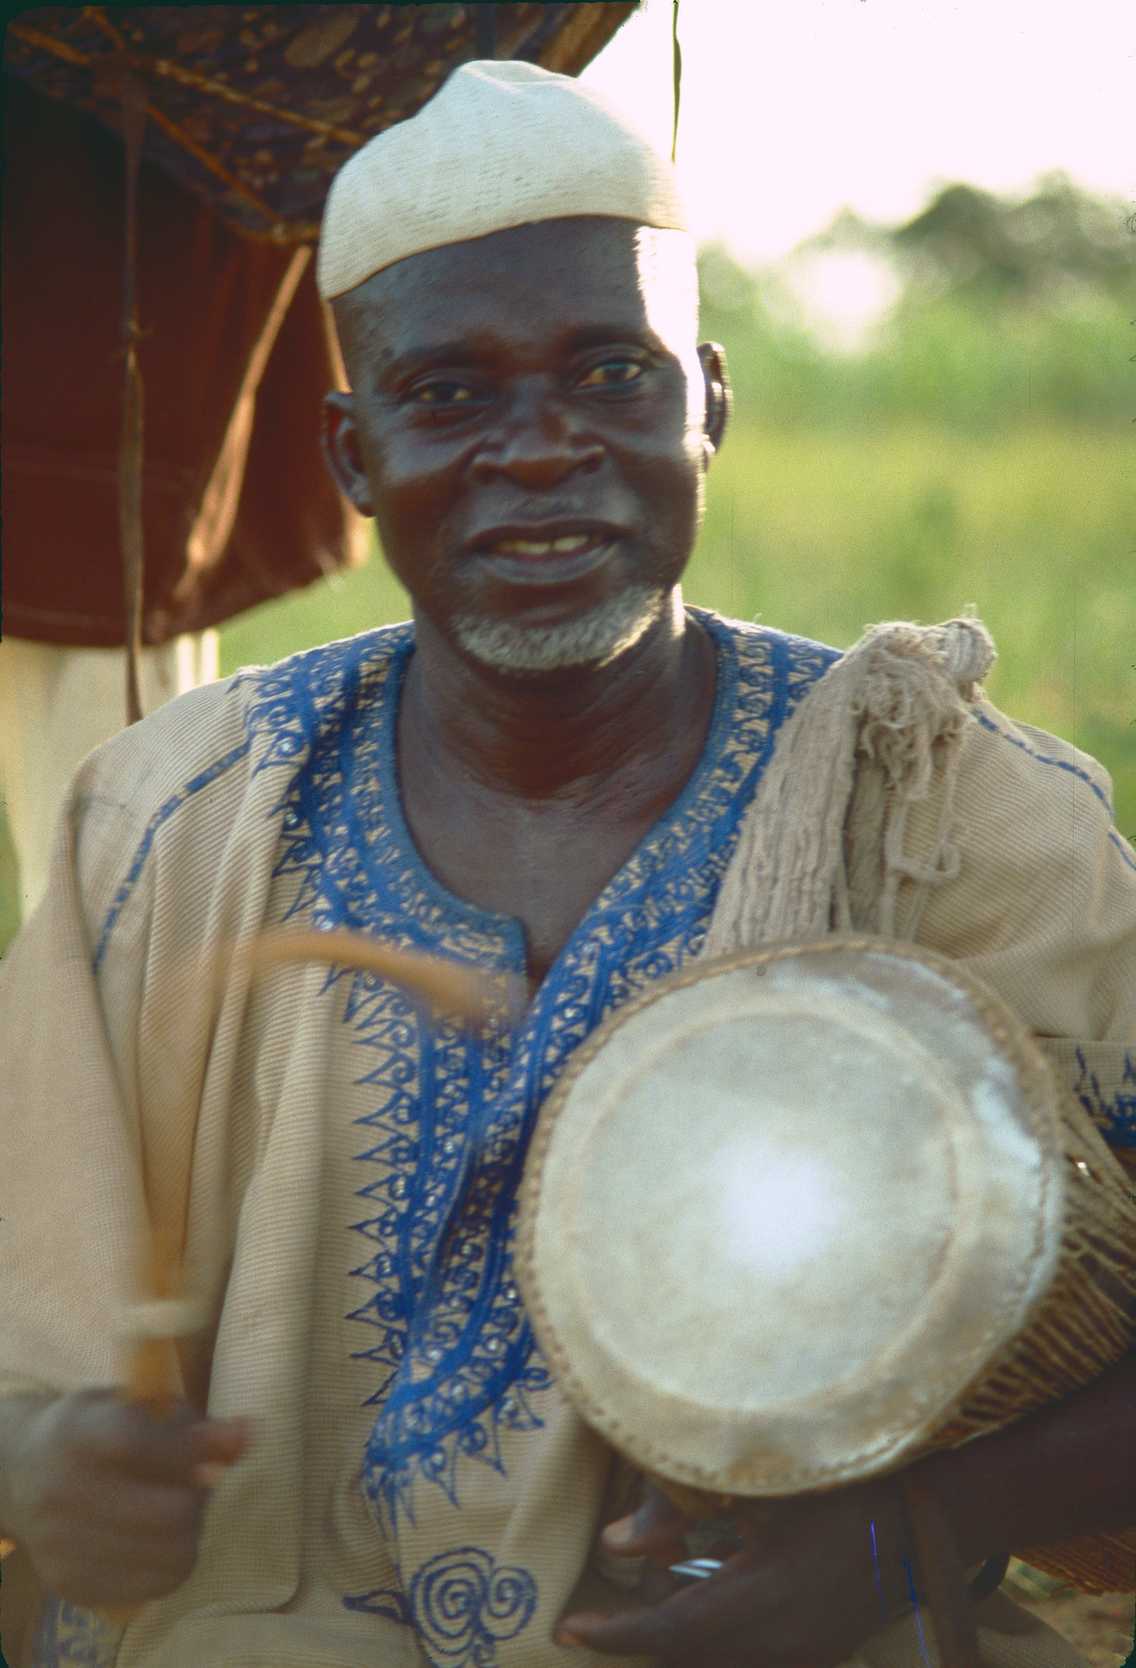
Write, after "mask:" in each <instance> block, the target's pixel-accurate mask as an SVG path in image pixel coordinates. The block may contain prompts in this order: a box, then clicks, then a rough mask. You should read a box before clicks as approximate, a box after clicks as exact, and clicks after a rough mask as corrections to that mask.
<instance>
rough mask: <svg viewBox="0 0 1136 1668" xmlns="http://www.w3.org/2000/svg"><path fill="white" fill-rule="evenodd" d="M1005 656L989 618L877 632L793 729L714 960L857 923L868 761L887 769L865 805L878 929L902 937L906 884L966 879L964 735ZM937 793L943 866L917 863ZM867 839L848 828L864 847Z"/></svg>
mask: <svg viewBox="0 0 1136 1668" xmlns="http://www.w3.org/2000/svg"><path fill="white" fill-rule="evenodd" d="M994 658H995V650H994V644H993V641H992V639H991V637H990V634H989V632H988V631H987V630H986V628H985V626H984V625H983V624H982V622H981V621H980V620H978V619H974V618H963V619H957V620H948V621H946V622H945V623H944V624H943V625H937V626H918V625H913V624H911V623H910V622H908V621H906V620H897V621H891V622H888V623H885V624H882V625H874V626H870V627H869V628H868V630H867V631H866V632H865V633H864V635H863V637H862V638H861V639H860V641H859V642H858V643H857V644H856V645H855V647H853V648H851V649H849V651H848V653H847V654H845V655H844V656H843V657H842V658H841V659H840V660H838V661H837V662H836V663H835V664H834V665H833V666H832V667H830V668H829V670H828V672H826V673H825V675H824V676H823V677H822V678H821V679H820V680H819V681H818V682H817V683H816V684H815V685H814V686H813V688H812V689H811V690H810V691H809V693H808V695H807V696H805V698H804V699H803V700H802V701H801V703H800V705H799V706H798V708H797V709H796V711H795V712H794V713H793V715H792V717H791V718H789V719H788V720H787V722H786V723H785V725H784V727H783V729H782V730H781V733H780V736H779V738H778V741H777V745H776V748H775V750H774V754H773V758H772V760H771V761H770V764H769V767H768V769H767V770H766V772H765V775H764V777H763V778H762V780H761V782H760V784H759V787H758V791H757V793H756V795H755V796H754V801H753V804H752V805H751V807H750V809H749V811H748V812H747V814H746V818H745V821H744V822H743V824H742V830H741V835H740V837H739V839H738V844H737V847H736V849H735V851H734V855H733V858H732V859H731V861H730V865H729V867H728V868H727V870H726V873H725V875H724V876H723V879H722V885H721V888H720V890H719V893H718V902H717V905H716V906H715V909H714V914H713V917H712V918H711V921H710V926H709V929H708V932H707V936H706V942H705V945H704V947H703V950H702V954H703V955H704V956H707V957H709V956H719V955H727V954H729V953H730V952H731V951H734V950H743V949H750V948H753V947H755V946H757V945H759V944H763V943H775V942H777V941H778V940H780V939H805V940H808V939H814V938H822V937H824V936H826V935H827V934H828V933H830V932H834V931H835V932H841V931H846V930H848V929H849V928H851V927H852V925H853V920H852V907H853V901H854V899H855V890H856V885H857V883H858V877H857V876H855V875H854V876H853V877H852V885H851V886H850V879H849V874H848V870H847V868H846V862H845V849H846V848H845V837H846V821H847V819H848V816H849V807H850V804H851V802H852V799H853V789H854V788H855V787H856V786H857V771H858V769H859V765H860V761H861V760H863V761H865V762H867V763H868V764H869V765H871V766H874V767H875V768H873V769H869V770H866V771H865V772H864V780H863V783H862V784H861V786H862V791H861V792H860V793H858V794H857V795H856V801H855V806H854V816H855V818H856V820H857V823H858V825H859V828H858V832H859V836H860V839H859V845H860V849H861V850H862V849H863V844H864V841H863V834H864V830H865V829H870V830H872V831H873V836H874V840H875V844H876V847H877V849H878V850H879V855H880V864H879V865H878V866H875V865H873V874H874V875H875V877H876V887H877V893H878V895H877V897H876V898H875V900H874V908H875V921H874V927H875V930H876V931H877V932H879V933H880V934H882V935H884V936H894V935H895V911H896V898H897V892H898V887H899V883H900V881H901V880H903V879H905V878H906V879H910V880H913V881H915V882H916V883H917V884H919V885H922V886H923V887H924V888H927V887H932V886H937V885H941V884H942V883H943V882H944V881H946V880H950V879H953V877H954V876H955V875H956V874H957V873H958V861H959V860H958V852H957V850H956V848H955V846H954V844H953V842H952V839H951V834H952V828H951V822H952V811H953V804H954V787H955V781H956V779H957V775H958V760H959V753H960V751H961V746H962V736H963V731H964V728H965V726H966V723H967V720H968V717H969V712H970V707H971V705H972V704H973V703H974V702H975V701H976V700H977V699H978V696H979V687H978V686H979V684H980V682H981V680H982V679H983V678H984V677H985V676H986V674H987V672H988V671H989V670H990V667H991V666H992V665H993V663H994ZM933 784H941V788H942V794H941V803H940V809H939V819H938V826H937V833H936V839H935V844H934V849H933V851H932V854H931V857H930V860H929V861H928V862H927V863H924V864H917V863H914V862H912V861H911V860H910V859H908V858H907V857H906V856H905V855H904V849H903V847H904V834H905V832H906V826H907V814H908V809H909V807H910V806H911V805H912V804H913V803H914V802H915V801H917V800H923V799H926V798H927V797H928V796H929V794H930V792H931V789H932V785H933ZM856 832H857V831H855V830H850V831H848V833H849V844H850V846H851V847H855V846H856V845H857V840H856V839H855V838H852V837H851V836H852V835H853V834H854V833H856ZM881 874H882V886H881V883H880V881H879V878H878V877H879V876H880V875H881ZM862 878H863V877H862V876H861V877H859V882H860V883H862ZM860 902H861V909H860V913H861V916H862V913H863V909H862V900H860ZM912 930H913V929H912Z"/></svg>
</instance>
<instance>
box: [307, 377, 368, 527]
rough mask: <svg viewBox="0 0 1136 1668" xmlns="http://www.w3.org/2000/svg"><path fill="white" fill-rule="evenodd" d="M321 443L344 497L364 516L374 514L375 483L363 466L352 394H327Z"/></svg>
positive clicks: (322, 413) (327, 462) (324, 403)
mask: <svg viewBox="0 0 1136 1668" xmlns="http://www.w3.org/2000/svg"><path fill="white" fill-rule="evenodd" d="M320 445H321V446H322V447H323V456H324V462H325V463H326V464H327V467H328V468H329V469H330V471H331V475H332V479H333V480H334V481H335V484H336V485H337V486H338V488H339V490H340V492H342V494H343V496H344V497H345V498H346V499H348V501H349V502H350V503H351V504H353V505H354V507H355V508H356V509H357V510H358V512H359V514H360V515H374V513H375V510H374V505H373V504H372V503H371V483H370V482H369V481H368V479H367V471H366V469H365V468H364V467H363V454H362V452H361V451H360V449H359V430H358V427H357V425H356V422H355V407H354V404H353V402H352V399H351V395H350V394H344V393H341V392H340V391H339V390H336V391H335V392H334V393H331V394H326V395H325V396H324V402H323V408H322V411H321V413H320Z"/></svg>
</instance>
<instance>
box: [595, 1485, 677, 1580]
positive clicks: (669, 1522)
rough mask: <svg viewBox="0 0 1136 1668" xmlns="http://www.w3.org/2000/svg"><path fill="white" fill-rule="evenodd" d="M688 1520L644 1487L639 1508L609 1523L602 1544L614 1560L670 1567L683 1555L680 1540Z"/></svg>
mask: <svg viewBox="0 0 1136 1668" xmlns="http://www.w3.org/2000/svg"><path fill="white" fill-rule="evenodd" d="M690 1522H691V1519H689V1518H688V1517H687V1516H686V1515H685V1514H684V1513H683V1512H681V1511H680V1510H679V1508H678V1507H677V1506H676V1505H675V1504H674V1503H673V1501H671V1500H668V1499H667V1497H666V1495H665V1494H663V1493H662V1492H661V1490H659V1489H657V1488H655V1487H654V1486H653V1485H650V1484H649V1485H648V1488H647V1493H646V1495H645V1497H644V1500H643V1504H642V1505H641V1506H640V1507H639V1509H638V1511H636V1512H633V1513H631V1515H630V1516H628V1517H621V1518H617V1519H616V1521H615V1522H614V1523H609V1524H608V1525H607V1527H606V1529H605V1530H604V1532H603V1535H602V1537H601V1538H602V1540H603V1545H604V1548H605V1550H606V1551H608V1552H611V1553H614V1554H615V1555H616V1556H617V1557H626V1558H638V1557H644V1556H646V1557H648V1558H653V1559H656V1560H657V1561H659V1562H665V1563H673V1562H674V1561H675V1559H676V1558H682V1557H685V1555H686V1548H685V1546H684V1545H683V1536H684V1534H685V1533H686V1530H687V1528H688V1527H689V1525H690Z"/></svg>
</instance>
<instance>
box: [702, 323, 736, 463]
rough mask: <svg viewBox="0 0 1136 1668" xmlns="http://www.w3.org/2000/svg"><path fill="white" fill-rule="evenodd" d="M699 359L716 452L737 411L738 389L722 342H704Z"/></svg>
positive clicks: (708, 430) (707, 428)
mask: <svg viewBox="0 0 1136 1668" xmlns="http://www.w3.org/2000/svg"><path fill="white" fill-rule="evenodd" d="M698 358H699V361H700V363H701V365H702V375H703V378H704V379H705V382H706V419H705V425H704V427H705V432H706V439H707V440H708V441H709V442H710V446H711V448H712V449H713V450H714V451H715V452H716V451H717V450H718V448H719V447H720V446H721V444H722V437H723V435H724V434H725V432H726V429H727V427H728V425H729V421H730V417H731V415H732V413H733V409H734V391H733V389H732V388H731V386H730V373H729V371H728V370H727V369H726V350H725V348H724V347H722V345H721V344H720V343H719V342H702V343H700V345H699V348H698Z"/></svg>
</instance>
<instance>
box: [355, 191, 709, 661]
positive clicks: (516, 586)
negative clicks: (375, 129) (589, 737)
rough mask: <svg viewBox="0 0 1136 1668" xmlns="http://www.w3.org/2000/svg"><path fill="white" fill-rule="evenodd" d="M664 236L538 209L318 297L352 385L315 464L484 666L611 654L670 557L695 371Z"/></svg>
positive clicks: (697, 404) (681, 563)
mask: <svg viewBox="0 0 1136 1668" xmlns="http://www.w3.org/2000/svg"><path fill="white" fill-rule="evenodd" d="M667 241H668V234H666V233H661V234H660V233H654V232H651V231H645V230H637V228H635V227H634V226H633V225H631V224H630V223H628V222H624V221H619V220H603V219H597V218H586V219H570V220H569V219H566V220H557V221H548V222H542V223H540V224H537V225H531V226H523V227H517V228H515V229H513V230H509V231H505V232H499V233H495V234H494V235H493V236H491V237H486V238H480V239H478V240H476V241H474V242H470V243H463V244H454V245H450V246H447V247H445V248H441V249H436V250H430V251H427V252H426V253H424V254H421V255H416V256H413V257H411V258H410V259H408V260H405V261H401V262H399V263H398V264H397V265H396V266H393V267H391V268H389V269H388V270H386V271H385V272H381V273H377V274H376V275H375V277H373V278H371V279H369V280H368V281H367V283H365V284H362V285H360V286H359V288H358V289H357V290H355V291H353V292H351V294H350V295H349V296H347V297H344V298H342V299H341V300H340V301H339V302H337V304H336V309H335V310H336V321H337V325H338V327H339V331H340V336H341V339H342V341H343V347H344V354H345V358H346V361H347V368H348V373H349V377H350V381H351V385H352V390H353V392H352V394H351V395H350V396H342V395H341V396H331V397H330V398H329V401H328V405H327V409H326V414H325V415H326V430H325V445H326V448H327V451H328V455H329V460H330V462H331V465H332V468H333V470H334V472H335V474H336V477H337V479H338V480H339V481H340V484H341V485H342V486H343V488H344V490H345V491H346V492H347V493H348V495H349V496H350V497H351V498H352V500H353V502H354V503H355V505H356V507H357V508H358V509H360V510H361V511H362V512H363V513H364V514H373V515H374V517H375V519H376V522H377V525H378V531H379V536H380V539H381V541H382V546H383V551H384V553H385V555H386V558H387V560H388V562H389V563H390V565H391V567H392V568H393V570H394V572H395V573H396V574H397V575H398V577H399V579H400V580H401V581H402V583H403V584H404V585H405V587H406V589H407V591H408V592H409V593H410V596H411V598H412V600H413V603H414V606H415V612H416V614H417V615H420V616H425V617H426V618H427V619H428V620H429V621H430V622H431V623H432V624H433V626H434V627H435V628H436V629H437V631H438V632H439V633H440V634H441V635H442V637H443V638H445V639H446V640H448V641H449V642H451V643H452V644H454V645H455V646H456V647H457V648H458V649H459V650H461V651H462V652H463V653H465V654H467V655H471V656H473V657H474V658H476V659H478V660H480V661H482V662H483V663H485V664H489V665H492V666H495V667H497V668H498V669H499V670H501V671H505V672H508V671H513V672H520V673H530V674H531V673H538V672H541V671H553V670H556V669H562V668H564V667H568V666H573V665H575V666H581V665H593V666H594V665H600V664H603V663H604V662H605V661H609V660H611V659H613V658H614V657H615V656H616V655H618V654H619V653H621V652H622V651H623V650H625V649H626V648H627V647H629V646H630V645H631V644H632V643H633V642H635V641H636V640H637V639H638V638H639V637H640V636H642V634H643V633H644V632H645V631H646V630H647V629H648V628H649V627H650V625H651V624H652V623H653V622H654V621H655V620H657V619H658V618H659V617H660V615H661V613H662V611H663V609H664V607H665V606H666V604H667V602H668V600H669V598H670V597H671V594H672V593H673V590H674V587H675V586H676V585H677V583H678V581H679V578H680V576H681V574H682V572H683V569H684V568H685V566H686V563H687V560H688V558H689V556H690V553H691V550H692V548H693V545H694V540H695V536H696V534H697V530H698V525H699V521H700V519H701V513H702V498H703V477H704V472H705V468H706V460H707V457H708V455H709V452H708V448H707V445H706V441H707V433H708V431H707V427H706V418H707V380H706V378H705V376H704V370H703V362H701V361H700V358H699V351H698V350H697V348H696V345H695V312H694V306H695V301H694V293H693V287H692V283H691V274H690V272H689V267H688V265H686V266H684V263H683V262H682V261H681V259H679V260H676V259H675V258H674V256H673V253H672V251H671V250H668V248H667ZM703 360H704V361H705V363H706V364H707V365H708V367H709V369H710V371H711V376H712V377H713V375H715V374H716V375H717V376H718V377H721V376H722V371H721V366H720V363H719V360H718V357H717V354H716V353H715V352H714V351H713V350H709V349H705V350H703ZM711 403H713V402H711ZM721 403H722V404H723V406H724V398H723V400H722V402H721ZM723 417H724V410H723V412H722V413H721V415H720V416H719V417H718V418H712V419H711V423H710V436H711V438H712V440H713V442H714V443H716V442H717V440H718V438H719V436H720V429H721V421H722V418H723Z"/></svg>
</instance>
